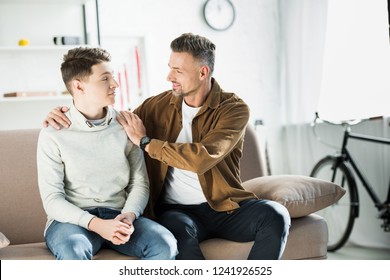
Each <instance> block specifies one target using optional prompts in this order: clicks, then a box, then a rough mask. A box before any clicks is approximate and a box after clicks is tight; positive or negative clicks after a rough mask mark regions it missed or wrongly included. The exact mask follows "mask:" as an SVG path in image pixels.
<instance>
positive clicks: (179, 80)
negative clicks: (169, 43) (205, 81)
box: [167, 52, 201, 97]
mask: <svg viewBox="0 0 390 280" xmlns="http://www.w3.org/2000/svg"><path fill="white" fill-rule="evenodd" d="M168 66H169V68H170V70H169V74H168V76H167V80H168V81H169V82H171V83H172V90H173V94H175V95H176V96H182V97H186V96H191V95H195V94H196V93H197V91H198V89H199V87H200V84H201V79H200V77H201V64H200V63H199V62H198V61H196V60H195V59H194V58H193V57H192V55H191V54H189V53H186V52H172V53H171V56H170V59H169V63H168Z"/></svg>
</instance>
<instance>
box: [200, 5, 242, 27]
mask: <svg viewBox="0 0 390 280" xmlns="http://www.w3.org/2000/svg"><path fill="white" fill-rule="evenodd" d="M203 15H204V18H205V20H206V22H207V24H208V25H209V26H210V27H211V28H213V29H215V30H226V29H228V28H229V27H230V26H231V25H232V24H233V22H234V19H235V17H236V13H235V10H234V6H233V3H232V2H230V1H229V0H208V1H207V2H206V3H205V5H204V9H203Z"/></svg>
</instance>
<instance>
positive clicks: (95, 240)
mask: <svg viewBox="0 0 390 280" xmlns="http://www.w3.org/2000/svg"><path fill="white" fill-rule="evenodd" d="M89 212H90V213H91V214H93V215H96V216H97V217H99V218H102V219H113V218H115V217H116V216H117V215H119V214H120V212H119V211H116V210H112V209H107V208H95V209H92V210H90V211H89ZM133 224H134V228H135V231H134V233H133V234H132V235H131V237H130V240H129V241H128V242H127V243H126V244H122V245H114V244H112V243H111V242H110V241H108V240H106V239H104V238H103V237H101V236H100V235H99V234H97V233H95V232H92V231H89V230H87V229H85V228H83V227H81V226H78V225H74V224H69V223H60V222H57V221H54V222H53V223H52V224H51V225H50V226H49V228H48V229H47V231H46V234H45V239H46V244H47V247H48V248H49V249H50V251H51V252H52V253H53V254H54V256H55V257H56V259H59V260H91V259H92V257H93V256H94V255H95V254H96V253H97V252H98V251H99V250H100V249H101V248H103V247H109V248H112V249H114V250H116V251H118V252H120V253H122V254H125V255H128V256H134V257H137V258H139V259H145V260H166V259H168V260H172V259H175V256H176V254H177V247H176V239H175V238H174V236H173V235H172V233H171V232H169V231H168V230H167V229H166V228H165V227H163V226H161V225H160V224H158V223H156V222H154V221H152V220H150V219H147V218H145V217H142V216H141V217H139V218H138V219H136V220H135V221H134V223H133Z"/></svg>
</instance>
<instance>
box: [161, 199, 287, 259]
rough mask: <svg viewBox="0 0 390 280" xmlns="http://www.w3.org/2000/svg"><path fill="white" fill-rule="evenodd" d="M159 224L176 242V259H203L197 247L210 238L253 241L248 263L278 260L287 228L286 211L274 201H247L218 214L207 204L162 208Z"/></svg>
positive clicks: (283, 246)
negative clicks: (170, 233) (230, 210)
mask: <svg viewBox="0 0 390 280" xmlns="http://www.w3.org/2000/svg"><path fill="white" fill-rule="evenodd" d="M157 215H158V222H159V223H161V224H162V225H163V226H165V227H166V228H167V229H169V230H170V231H171V232H172V233H173V235H174V236H175V237H176V239H177V242H178V249H179V254H178V255H177V257H176V259H184V260H201V259H204V256H203V253H202V251H201V249H200V246H199V243H200V242H202V241H203V240H206V239H210V238H223V239H227V240H232V241H237V242H248V241H254V245H253V247H252V249H251V251H250V253H249V256H248V259H252V260H260V259H261V260H274V259H280V258H281V256H282V254H283V251H284V248H285V246H286V241H287V236H288V233H289V228H290V223H291V220H290V215H289V213H288V211H287V209H286V208H285V207H284V206H283V205H281V204H279V203H277V202H274V201H269V200H256V199H250V200H246V201H243V202H241V203H240V208H238V209H236V210H234V211H232V212H217V211H215V210H213V209H212V208H211V207H210V206H209V205H208V204H207V203H202V204H200V205H177V204H175V205H167V204H164V205H161V206H160V207H159V209H158V211H157Z"/></svg>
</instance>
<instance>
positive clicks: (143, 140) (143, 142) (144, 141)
mask: <svg viewBox="0 0 390 280" xmlns="http://www.w3.org/2000/svg"><path fill="white" fill-rule="evenodd" d="M151 140H152V139H150V138H149V137H148V136H146V135H145V136H144V137H142V138H141V140H140V141H139V147H140V148H141V150H142V151H145V147H146V145H148V144H149V143H150V141H151Z"/></svg>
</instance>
